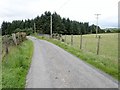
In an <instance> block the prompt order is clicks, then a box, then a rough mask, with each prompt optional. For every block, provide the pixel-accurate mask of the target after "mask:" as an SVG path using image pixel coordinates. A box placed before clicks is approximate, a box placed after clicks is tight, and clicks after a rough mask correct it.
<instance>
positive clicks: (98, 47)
mask: <svg viewBox="0 0 120 90" xmlns="http://www.w3.org/2000/svg"><path fill="white" fill-rule="evenodd" d="M100 38H101V36H98V42H97V55H98V54H99V49H100Z"/></svg>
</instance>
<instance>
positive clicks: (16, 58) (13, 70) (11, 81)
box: [2, 40, 33, 88]
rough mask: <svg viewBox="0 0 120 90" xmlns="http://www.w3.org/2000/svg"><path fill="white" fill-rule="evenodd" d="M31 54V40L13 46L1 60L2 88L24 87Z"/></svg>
mask: <svg viewBox="0 0 120 90" xmlns="http://www.w3.org/2000/svg"><path fill="white" fill-rule="evenodd" d="M32 54H33V43H32V41H29V40H26V41H24V42H23V43H21V44H20V45H19V46H16V47H15V46H13V47H11V49H10V52H9V54H8V55H7V56H5V57H4V58H3V62H2V88H24V87H25V82H26V75H27V73H28V69H29V67H30V63H31V58H32Z"/></svg>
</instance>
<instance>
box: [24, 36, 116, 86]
mask: <svg viewBox="0 0 120 90" xmlns="http://www.w3.org/2000/svg"><path fill="white" fill-rule="evenodd" d="M28 38H29V39H30V40H32V41H33V43H34V54H33V58H32V63H31V67H30V70H29V72H28V75H27V79H26V88H118V84H117V83H116V82H115V81H114V80H112V79H111V78H110V77H109V76H108V75H106V74H104V73H103V72H101V71H99V70H97V69H95V68H93V67H92V66H91V65H88V64H86V63H85V62H84V61H82V60H80V59H78V58H77V57H75V56H73V55H71V54H70V53H68V52H66V51H65V50H63V49H61V48H59V47H58V46H56V45H54V44H52V43H49V42H47V41H45V40H39V39H37V38H35V37H32V36H29V37H28Z"/></svg>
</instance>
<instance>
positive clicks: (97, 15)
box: [95, 14, 101, 38]
mask: <svg viewBox="0 0 120 90" xmlns="http://www.w3.org/2000/svg"><path fill="white" fill-rule="evenodd" d="M95 15H96V19H97V27H96V38H97V34H98V17H99V15H101V14H95Z"/></svg>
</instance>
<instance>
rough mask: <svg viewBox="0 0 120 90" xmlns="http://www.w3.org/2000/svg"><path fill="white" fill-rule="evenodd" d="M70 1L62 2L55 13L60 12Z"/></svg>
mask: <svg viewBox="0 0 120 90" xmlns="http://www.w3.org/2000/svg"><path fill="white" fill-rule="evenodd" d="M69 1H70V0H67V1H66V2H64V3H63V4H62V5H61V6H60V7H59V8H58V9H57V11H60V10H61V9H62V8H63V7H64V6H65V5H66V4H68V2H69Z"/></svg>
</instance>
